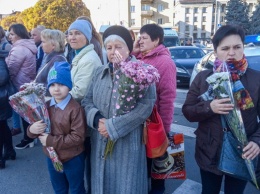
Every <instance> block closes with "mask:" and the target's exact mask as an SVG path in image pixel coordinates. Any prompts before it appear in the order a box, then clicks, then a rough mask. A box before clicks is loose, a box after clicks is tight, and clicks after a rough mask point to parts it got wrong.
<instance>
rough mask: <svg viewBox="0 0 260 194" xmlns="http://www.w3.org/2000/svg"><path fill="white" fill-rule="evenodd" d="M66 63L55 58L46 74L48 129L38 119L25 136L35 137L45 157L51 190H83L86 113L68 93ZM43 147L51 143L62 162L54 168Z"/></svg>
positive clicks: (69, 77) (68, 66)
mask: <svg viewBox="0 0 260 194" xmlns="http://www.w3.org/2000/svg"><path fill="white" fill-rule="evenodd" d="M71 88H72V81H71V74H70V65H69V64H68V63H67V62H56V63H55V64H54V66H53V67H52V69H51V70H50V71H49V74H48V89H49V92H50V94H51V96H52V98H51V100H50V101H48V102H47V108H48V113H49V117H50V122H51V132H50V133H49V134H47V133H44V130H45V129H46V124H45V123H43V121H38V122H35V123H34V124H32V125H31V126H29V127H28V130H27V131H28V136H29V137H32V138H35V137H38V138H39V139H40V141H41V143H42V145H43V146H44V147H43V150H44V153H45V154H46V155H47V156H48V157H47V164H48V170H49V174H50V179H51V183H52V187H53V189H54V191H55V193H69V191H70V193H77V194H85V188H84V164H85V163H84V160H85V154H84V140H85V133H86V126H87V125H86V119H85V118H86V117H85V113H84V110H83V108H82V107H81V106H80V105H79V104H78V103H77V102H76V101H75V100H74V99H73V98H72V97H71V95H70V94H69V91H70V90H71ZM46 147H53V148H54V150H55V151H56V153H57V155H58V158H59V159H60V161H61V162H62V164H63V172H62V173H61V172H57V171H56V170H55V168H54V166H53V164H52V161H51V159H50V156H49V153H48V151H47V149H46Z"/></svg>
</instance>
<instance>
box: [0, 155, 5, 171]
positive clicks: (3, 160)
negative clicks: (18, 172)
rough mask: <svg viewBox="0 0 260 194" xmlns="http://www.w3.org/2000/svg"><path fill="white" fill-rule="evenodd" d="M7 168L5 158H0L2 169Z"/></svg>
mask: <svg viewBox="0 0 260 194" xmlns="http://www.w3.org/2000/svg"><path fill="white" fill-rule="evenodd" d="M3 168H5V159H3V158H2V159H0V169H3Z"/></svg>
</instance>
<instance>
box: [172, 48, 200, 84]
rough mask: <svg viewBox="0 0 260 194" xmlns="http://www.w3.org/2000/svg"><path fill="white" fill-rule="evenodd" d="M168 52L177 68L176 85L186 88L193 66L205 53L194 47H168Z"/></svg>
mask: <svg viewBox="0 0 260 194" xmlns="http://www.w3.org/2000/svg"><path fill="white" fill-rule="evenodd" d="M169 51H170V53H171V57H172V59H173V60H174V62H175V64H176V68H177V85H183V86H185V85H186V86H188V85H189V82H190V77H191V73H192V70H193V67H194V65H195V64H196V63H197V62H198V61H199V60H200V59H201V58H202V57H203V56H204V55H205V53H204V52H203V50H202V49H201V48H198V47H195V46H177V47H169Z"/></svg>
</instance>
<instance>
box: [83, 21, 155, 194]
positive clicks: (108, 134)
mask: <svg viewBox="0 0 260 194" xmlns="http://www.w3.org/2000/svg"><path fill="white" fill-rule="evenodd" d="M103 41H104V46H105V48H106V51H107V57H108V60H109V63H108V64H106V65H105V66H102V67H99V68H97V70H96V71H95V72H94V75H93V79H92V82H91V86H90V89H89V92H88V93H87V95H86V97H85V98H84V99H83V101H82V106H83V107H85V112H86V118H87V124H88V126H90V127H91V149H92V150H91V193H93V194H95V193H98V194H115V193H124V194H132V193H135V194H147V193H148V178H147V167H146V151H145V145H144V144H143V143H142V132H143V130H142V129H143V123H144V122H145V120H146V118H147V117H148V116H149V115H150V114H151V112H152V108H153V106H154V102H155V87H154V85H152V86H150V87H149V88H148V90H147V92H146V95H145V96H144V97H143V98H141V99H139V100H138V101H137V104H136V106H135V108H134V109H132V110H131V111H130V112H129V113H126V114H124V115H121V116H116V117H113V110H114V109H115V107H113V103H112V104H111V102H112V100H113V99H112V92H113V79H114V67H113V66H114V65H115V64H118V63H119V61H118V58H117V56H116V53H117V52H118V53H119V54H120V55H121V60H120V61H129V60H130V61H136V58H135V57H134V56H131V55H130V53H131V51H132V49H133V41H132V37H131V35H130V33H129V31H128V30H127V29H126V28H124V27H122V26H111V27H109V28H108V29H107V30H106V31H105V32H104V34H103ZM109 139H110V140H112V141H114V142H115V143H114V147H113V150H112V153H111V155H108V156H107V157H106V158H105V149H106V146H107V143H108V140H109Z"/></svg>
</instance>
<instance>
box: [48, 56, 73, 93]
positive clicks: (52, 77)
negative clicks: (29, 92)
mask: <svg viewBox="0 0 260 194" xmlns="http://www.w3.org/2000/svg"><path fill="white" fill-rule="evenodd" d="M53 83H58V84H62V85H65V86H67V87H68V88H69V89H70V90H71V88H72V81H71V74H70V64H69V63H68V62H66V61H62V62H55V63H54V65H53V67H52V68H51V69H50V71H49V73H48V89H49V87H50V85H51V84H53Z"/></svg>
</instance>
